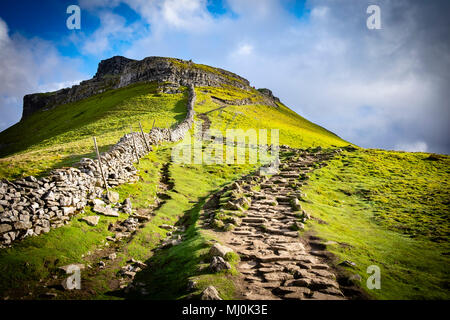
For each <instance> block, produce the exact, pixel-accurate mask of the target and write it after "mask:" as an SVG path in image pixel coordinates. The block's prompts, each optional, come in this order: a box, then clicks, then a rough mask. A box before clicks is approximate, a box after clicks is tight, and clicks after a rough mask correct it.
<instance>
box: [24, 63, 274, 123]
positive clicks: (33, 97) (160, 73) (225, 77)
mask: <svg viewBox="0 0 450 320" xmlns="http://www.w3.org/2000/svg"><path fill="white" fill-rule="evenodd" d="M148 81H158V82H171V83H175V84H179V85H185V86H187V85H194V86H213V87H216V86H222V85H231V86H234V87H237V88H240V89H244V90H251V87H250V82H249V81H248V80H247V79H244V78H242V77H240V76H238V75H236V74H234V73H232V72H229V71H226V70H223V69H219V68H214V67H210V66H206V65H202V64H196V63H193V62H192V61H190V60H189V61H187V60H182V59H175V58H164V57H147V58H145V59H142V60H133V59H128V58H125V57H122V56H114V57H112V58H109V59H106V60H102V61H101V62H100V63H99V65H98V68H97V73H96V74H95V76H94V77H93V78H92V79H90V80H86V81H82V82H81V83H80V84H79V85H74V86H72V87H71V88H64V89H61V90H58V91H54V92H47V93H34V94H28V95H25V96H24V98H23V113H22V119H21V121H22V120H23V119H25V118H27V117H29V116H30V115H31V114H33V113H34V112H36V111H39V110H49V109H51V108H53V107H55V106H57V105H61V104H66V103H70V102H75V101H79V100H82V99H85V98H87V97H90V96H92V95H95V94H98V93H102V92H104V91H106V90H109V89H117V88H121V87H125V86H127V85H129V84H132V83H136V82H148ZM259 92H260V93H261V94H262V95H264V96H266V97H267V98H269V99H270V100H273V101H279V100H278V98H276V97H274V96H273V95H272V92H271V91H270V90H268V89H259Z"/></svg>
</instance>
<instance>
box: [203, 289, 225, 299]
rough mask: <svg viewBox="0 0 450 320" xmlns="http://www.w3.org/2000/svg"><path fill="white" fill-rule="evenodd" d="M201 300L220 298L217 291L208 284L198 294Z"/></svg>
mask: <svg viewBox="0 0 450 320" xmlns="http://www.w3.org/2000/svg"><path fill="white" fill-rule="evenodd" d="M200 299H201V300H222V298H221V297H220V296H219V292H218V291H217V289H216V288H214V287H213V286H208V287H207V288H206V289H205V290H203V292H202V294H201V295H200Z"/></svg>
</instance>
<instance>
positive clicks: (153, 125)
mask: <svg viewBox="0 0 450 320" xmlns="http://www.w3.org/2000/svg"><path fill="white" fill-rule="evenodd" d="M155 121H156V119H153V124H152V129H153V128H154V127H155Z"/></svg>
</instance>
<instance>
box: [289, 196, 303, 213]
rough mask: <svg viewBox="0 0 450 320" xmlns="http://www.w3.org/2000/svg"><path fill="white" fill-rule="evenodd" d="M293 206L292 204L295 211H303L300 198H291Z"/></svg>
mask: <svg viewBox="0 0 450 320" xmlns="http://www.w3.org/2000/svg"><path fill="white" fill-rule="evenodd" d="M291 206H292V209H293V210H294V211H301V210H302V205H301V204H300V200H298V199H297V198H292V199H291Z"/></svg>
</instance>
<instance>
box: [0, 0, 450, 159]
mask: <svg viewBox="0 0 450 320" xmlns="http://www.w3.org/2000/svg"><path fill="white" fill-rule="evenodd" d="M69 5H78V6H79V7H80V9H81V25H80V29H74V30H69V29H68V28H67V26H66V20H67V19H68V18H69V16H70V14H68V13H66V9H67V7H68V6H69ZM369 5H377V6H379V8H380V21H381V28H380V29H369V28H368V27H367V24H366V21H367V19H368V18H369V17H370V16H371V13H367V8H368V6H369ZM449 14H450V1H448V0H442V1H440V0H433V1H423V0H390V1H389V0H372V1H365V0H328V1H326V0H305V1H294V0H285V1H283V0H278V1H277V0H220V1H212V0H109V1H107V0H79V1H76V0H70V1H65V0H61V1H56V0H53V1H52V0H43V1H21V0H15V1H13V0H2V1H0V131H1V130H4V129H6V128H8V127H9V126H11V125H13V124H14V123H16V122H17V121H19V120H20V117H21V115H22V101H23V96H24V95H25V94H29V93H35V92H47V91H53V90H58V89H61V88H64V87H70V86H72V85H74V84H77V83H79V82H80V81H82V80H87V79H90V78H91V77H92V76H93V75H94V74H95V72H96V69H97V65H98V63H99V61H100V60H102V59H107V58H110V57H112V56H115V55H122V56H125V57H128V58H132V59H143V58H145V57H148V56H165V57H176V58H181V59H186V60H189V59H192V60H193V61H194V62H196V63H202V64H207V65H211V66H215V67H220V68H223V69H226V70H229V71H232V72H235V73H237V74H239V75H241V76H243V77H245V78H246V79H248V80H249V81H250V82H251V85H253V86H255V87H257V88H269V89H271V90H272V91H273V93H274V94H275V95H276V96H278V97H279V98H280V99H281V101H282V102H283V103H285V104H286V105H287V106H289V107H290V108H291V109H293V110H295V111H296V112H297V113H299V114H300V115H302V116H304V117H305V118H307V119H308V120H311V121H313V122H315V123H317V124H319V125H321V126H323V127H325V128H327V129H329V130H331V131H333V132H334V133H336V134H337V135H339V136H340V137H342V138H344V139H345V140H347V141H350V142H352V143H355V144H357V145H359V146H361V147H366V148H383V149H390V150H403V151H422V152H435V153H445V154H450V140H449V137H450V134H449V133H450V129H449V120H450V102H449V101H450V99H449V98H448V97H449V95H448V91H449V89H450V72H449V71H450V22H449V20H448V15H449Z"/></svg>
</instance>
